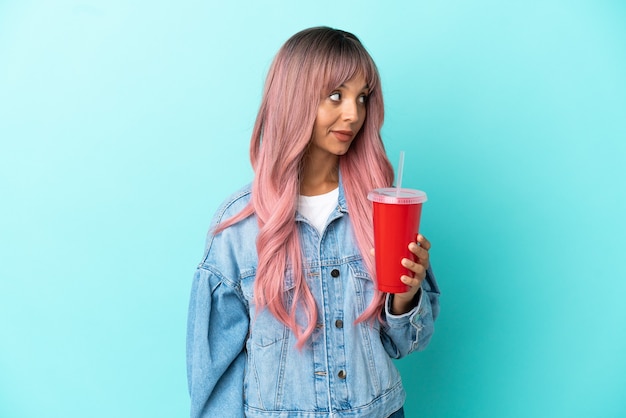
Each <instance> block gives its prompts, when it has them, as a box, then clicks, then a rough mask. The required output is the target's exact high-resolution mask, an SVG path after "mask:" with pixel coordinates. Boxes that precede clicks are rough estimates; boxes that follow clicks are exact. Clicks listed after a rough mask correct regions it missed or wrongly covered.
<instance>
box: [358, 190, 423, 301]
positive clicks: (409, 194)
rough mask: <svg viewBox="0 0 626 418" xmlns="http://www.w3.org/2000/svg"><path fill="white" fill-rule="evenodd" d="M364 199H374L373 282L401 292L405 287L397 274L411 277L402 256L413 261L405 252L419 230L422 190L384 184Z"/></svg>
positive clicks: (409, 252) (411, 273)
mask: <svg viewBox="0 0 626 418" xmlns="http://www.w3.org/2000/svg"><path fill="white" fill-rule="evenodd" d="M367 198H368V199H369V200H371V201H372V202H374V203H373V204H374V248H375V251H376V257H375V260H376V284H377V287H378V290H380V291H381V292H388V293H403V292H406V291H408V290H409V287H408V286H407V285H405V284H404V283H402V281H401V280H400V277H401V276H402V275H406V276H409V277H413V272H412V271H410V270H409V269H407V268H406V267H404V266H402V264H401V261H402V259H403V258H408V259H409V260H413V261H416V259H415V258H416V257H415V255H414V254H413V253H412V252H411V251H409V248H408V246H409V243H410V242H415V238H416V236H417V233H418V232H419V226H420V216H421V214H422V203H424V202H425V201H426V200H427V198H426V193H424V192H422V191H420V190H413V189H397V188H395V187H388V188H384V189H376V190H373V191H371V192H370V193H369V194H368V195H367Z"/></svg>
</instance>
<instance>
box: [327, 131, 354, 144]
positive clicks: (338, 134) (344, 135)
mask: <svg viewBox="0 0 626 418" xmlns="http://www.w3.org/2000/svg"><path fill="white" fill-rule="evenodd" d="M331 132H332V134H333V135H335V138H337V139H338V140H340V141H342V142H347V141H350V140H352V138H353V137H354V132H352V131H344V130H337V131H331Z"/></svg>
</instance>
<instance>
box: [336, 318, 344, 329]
mask: <svg viewBox="0 0 626 418" xmlns="http://www.w3.org/2000/svg"><path fill="white" fill-rule="evenodd" d="M335 326H336V327H337V328H343V321H342V320H341V319H338V320H336V321H335Z"/></svg>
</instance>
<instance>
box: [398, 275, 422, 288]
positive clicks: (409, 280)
mask: <svg viewBox="0 0 626 418" xmlns="http://www.w3.org/2000/svg"><path fill="white" fill-rule="evenodd" d="M400 280H401V281H402V283H404V284H405V285H407V286H410V287H411V288H415V287H419V286H421V285H422V280H424V279H422V278H419V277H409V276H406V275H403V276H401V277H400Z"/></svg>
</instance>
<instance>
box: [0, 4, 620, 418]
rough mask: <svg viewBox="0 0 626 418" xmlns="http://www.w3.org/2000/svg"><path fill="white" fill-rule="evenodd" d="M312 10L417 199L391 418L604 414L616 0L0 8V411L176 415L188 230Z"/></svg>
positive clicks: (233, 173)
mask: <svg viewBox="0 0 626 418" xmlns="http://www.w3.org/2000/svg"><path fill="white" fill-rule="evenodd" d="M315 25H330V26H334V27H339V28H342V29H346V30H349V31H351V32H354V33H355V34H357V35H358V36H359V37H360V38H361V40H362V41H363V43H364V44H365V45H366V47H367V48H368V49H369V51H370V52H371V54H372V55H373V57H374V59H375V60H376V62H377V64H378V66H379V69H380V72H381V76H382V79H383V89H384V93H385V100H386V105H387V107H386V110H387V113H386V115H387V117H386V123H385V126H384V129H383V134H384V138H385V142H386V146H387V150H388V153H389V156H390V158H391V160H392V161H394V163H395V161H397V159H398V156H399V153H400V151H401V150H404V151H405V152H406V161H405V171H404V182H403V183H404V184H405V185H407V186H408V187H415V188H420V189H423V190H426V191H427V192H428V195H429V201H428V203H427V204H426V206H425V208H424V213H423V221H422V232H423V233H424V234H425V235H426V236H428V237H429V238H430V239H431V241H432V242H433V249H432V251H431V253H432V255H431V257H432V263H433V265H434V267H435V269H436V273H437V276H438V279H439V282H440V285H441V288H442V291H443V295H442V299H441V303H442V313H441V316H440V319H439V320H438V322H437V331H436V333H435V336H434V339H433V341H432V344H431V345H430V346H429V348H428V349H427V350H426V351H425V352H423V353H419V354H416V355H413V356H410V357H409V358H407V359H404V360H401V361H399V362H398V366H399V367H400V369H401V372H402V374H403V377H404V380H405V384H406V387H407V389H408V391H409V397H408V401H407V405H406V410H407V416H409V417H530V416H532V417H588V416H593V417H623V416H626V401H625V400H624V399H626V398H625V397H624V395H626V390H625V388H626V355H624V353H625V352H626V327H625V326H624V321H625V320H626V304H624V303H623V299H624V295H625V292H626V268H625V267H624V260H625V259H626V258H625V257H624V250H625V248H626V247H625V245H624V243H623V239H624V235H625V233H626V223H625V221H624V213H625V212H626V210H625V209H626V191H625V186H624V184H625V180H626V175H625V170H624V168H623V164H624V160H625V157H626V146H625V145H624V144H625V140H626V3H624V2H623V1H618V0H615V1H609V0H587V1H584V0H580V1H577V0H572V1H565V0H547V1H527V0H526V1H521V0H519V1H516V0H512V1H494V0H491V1H490V0H475V1H472V2H467V1H460V0H447V1H438V2H426V1H423V0H417V1H396V2H384V4H383V2H382V1H376V2H375V1H364V0H359V1H348V0H346V1H340V2H338V1H334V0H333V1H329V0H321V1H316V2H307V3H299V2H298V3H297V2H286V1H283V2H279V1H266V2H244V1H233V2H225V1H220V2H215V1H213V2H207V1H199V0H181V1H177V2H174V1H170V2H161V1H147V0H146V1H137V0H136V1H122V0H107V1H104V0H94V1H87V0H83V1H79V0H76V1H72V0H55V1H52V0H51V1H43V0H42V1H29V0H21V1H17V0H13V1H12V0H4V1H0V141H1V148H0V333H1V334H2V337H1V338H2V342H1V343H0V416H2V417H12V418H22V417H85V416H89V417H92V418H98V417H111V416H116V417H183V416H187V414H188V395H187V387H186V384H187V383H186V375H185V326H186V310H187V300H188V295H189V289H190V284H191V277H192V274H193V270H194V268H195V265H196V263H197V262H198V261H199V259H200V257H201V254H202V249H203V245H204V237H205V233H206V230H207V228H208V225H209V221H210V218H211V216H212V214H213V211H214V210H215V209H216V207H217V205H218V204H219V202H220V201H222V199H224V198H225V197H226V196H227V195H228V194H229V193H230V192H232V191H233V190H235V189H236V188H238V187H239V186H241V185H243V184H244V183H247V182H248V181H250V179H251V175H252V172H251V169H250V167H249V162H248V141H249V136H250V133H251V130H252V125H253V123H254V118H255V116H256V111H257V107H258V104H259V100H260V94H261V89H262V85H263V81H264V77H265V74H266V72H267V69H268V67H269V64H270V62H271V59H272V57H273V55H274V54H275V52H276V51H277V50H278V48H279V47H280V45H281V44H282V43H283V42H284V41H285V40H286V39H287V38H288V37H289V36H291V35H292V34H293V33H295V32H296V31H299V30H300V29H303V28H305V27H309V26H315ZM364 169H367V168H366V167H364Z"/></svg>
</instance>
